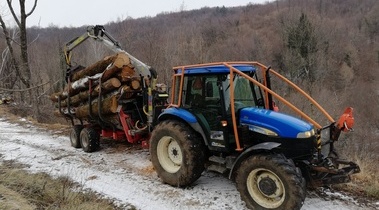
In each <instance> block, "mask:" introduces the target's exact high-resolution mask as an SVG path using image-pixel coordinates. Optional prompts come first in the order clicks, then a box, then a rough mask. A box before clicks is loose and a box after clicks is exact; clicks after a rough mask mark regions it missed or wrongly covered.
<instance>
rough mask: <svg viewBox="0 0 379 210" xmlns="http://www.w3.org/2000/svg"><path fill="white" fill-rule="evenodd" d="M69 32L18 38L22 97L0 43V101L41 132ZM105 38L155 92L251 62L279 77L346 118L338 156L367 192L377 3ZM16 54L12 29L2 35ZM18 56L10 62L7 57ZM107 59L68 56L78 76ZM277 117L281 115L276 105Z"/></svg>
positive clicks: (97, 51) (374, 135) (298, 4)
mask: <svg viewBox="0 0 379 210" xmlns="http://www.w3.org/2000/svg"><path fill="white" fill-rule="evenodd" d="M86 27H87V26H83V27H78V28H59V27H55V26H54V25H51V26H50V27H47V28H39V27H32V28H27V37H28V41H29V44H28V57H29V66H30V70H31V78H30V87H35V86H39V85H40V84H44V85H41V86H39V87H38V88H35V89H33V91H27V92H22V91H20V92H18V91H17V92H15V91H8V90H9V89H13V90H19V89H25V88H27V87H25V84H23V83H22V82H21V81H20V79H19V78H18V77H19V75H17V74H16V72H15V70H14V65H12V62H11V59H10V57H9V56H7V53H6V50H7V43H6V41H5V36H4V35H3V34H0V52H1V57H0V88H1V89H0V94H3V95H4V94H7V95H11V96H12V98H13V99H14V100H15V103H17V107H18V108H19V109H18V110H19V112H20V113H21V110H24V111H23V112H25V114H27V115H33V116H34V118H36V119H38V120H39V121H41V122H53V121H54V120H55V119H54V118H55V117H54V116H53V110H54V105H53V103H52V102H51V101H50V99H49V98H48V96H49V95H50V94H51V93H53V92H57V91H58V90H60V89H62V87H63V86H64V76H65V65H64V60H63V57H62V47H63V46H64V44H65V43H66V42H67V41H69V40H71V39H72V38H74V37H76V36H79V35H81V34H83V33H84V32H85V31H86ZM105 28H106V30H107V31H108V32H109V33H110V34H112V35H113V37H114V38H115V39H116V40H118V41H119V43H120V45H121V46H122V48H123V49H124V50H126V51H127V52H129V53H131V54H132V55H134V56H135V57H137V58H138V59H139V60H141V61H143V62H145V63H146V64H148V65H150V66H152V67H154V68H155V69H156V70H157V71H158V79H159V82H163V83H166V84H168V85H170V83H171V81H170V79H171V74H172V67H173V66H178V65H186V64H196V63H205V62H216V61H247V60H248V61H259V62H261V63H263V64H265V65H267V66H271V67H272V68H273V69H274V70H276V71H278V72H279V73H281V74H283V75H285V76H287V77H288V78H289V79H290V80H292V81H293V82H295V83H296V84H298V85H299V86H300V87H302V88H303V89H304V90H306V91H307V92H309V93H310V94H311V96H312V97H314V98H315V99H316V101H318V102H319V103H320V104H321V105H322V106H323V107H324V108H325V109H326V110H327V111H329V112H330V114H331V115H332V116H333V117H334V118H335V119H336V118H338V117H339V116H340V115H341V114H342V112H343V110H344V108H345V107H347V106H352V107H353V108H354V117H355V126H354V129H355V131H354V132H352V133H349V134H346V135H343V136H342V138H341V140H340V142H339V144H338V147H339V148H340V151H341V152H342V155H344V156H347V157H348V158H349V159H352V160H355V161H358V164H359V165H360V166H361V167H362V170H363V171H362V173H361V174H359V175H358V177H359V176H360V177H359V178H360V180H363V181H364V182H367V183H369V185H370V186H373V187H375V189H376V190H375V189H373V192H371V194H374V195H376V196H378V197H379V183H378V180H377V179H376V178H375V174H378V172H379V169H378V166H377V162H378V160H379V156H378V154H379V153H378V152H377V151H378V150H379V142H378V137H379V112H378V111H377V110H379V85H378V84H379V81H378V80H379V70H378V67H379V1H377V0H278V1H274V2H271V3H267V4H265V5H254V4H250V5H247V6H243V7H233V8H226V7H216V8H202V9H199V10H192V11H181V12H173V13H162V14H159V15H157V16H155V17H146V18H138V19H131V18H127V19H125V20H119V21H117V22H110V23H108V24H106V25H105ZM9 30H10V32H11V34H12V35H13V36H14V37H15V43H14V45H16V44H17V34H18V33H19V32H18V31H17V29H15V28H10V29H9ZM16 53H19V52H16ZM110 53H111V52H109V51H107V50H106V49H105V48H104V47H103V46H102V45H101V44H99V43H96V42H86V43H84V44H82V45H81V46H79V47H78V48H77V49H75V50H74V52H73V58H72V59H73V62H75V63H77V64H80V65H83V66H86V65H90V64H92V63H94V62H95V61H97V60H100V59H102V58H103V57H104V56H106V55H109V54H110ZM273 83H274V89H275V90H276V91H278V92H279V93H280V94H281V95H282V96H284V97H285V98H287V99H289V100H290V101H291V102H294V103H295V104H296V105H298V107H300V108H301V109H303V110H306V111H308V113H311V116H312V117H314V118H316V119H317V120H318V121H319V122H321V124H325V125H327V124H328V122H327V120H326V119H323V118H322V116H321V115H320V114H319V113H317V112H315V111H314V107H312V104H310V103H309V102H308V101H305V100H303V99H302V98H298V97H297V96H296V95H295V94H293V92H292V91H291V89H289V88H287V87H284V86H282V85H281V84H280V83H276V82H275V81H274V82H273ZM279 107H280V108H281V110H286V108H285V107H283V105H281V104H280V103H279Z"/></svg>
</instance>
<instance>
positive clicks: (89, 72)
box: [71, 55, 117, 82]
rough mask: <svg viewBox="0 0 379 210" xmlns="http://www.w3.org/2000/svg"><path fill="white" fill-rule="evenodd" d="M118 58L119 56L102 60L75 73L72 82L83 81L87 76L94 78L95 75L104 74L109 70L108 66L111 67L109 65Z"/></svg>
mask: <svg viewBox="0 0 379 210" xmlns="http://www.w3.org/2000/svg"><path fill="white" fill-rule="evenodd" d="M116 58H117V55H113V56H107V57H105V58H104V59H103V60H100V61H98V62H96V63H94V64H92V65H91V66H88V67H87V68H85V69H83V70H80V71H77V72H74V73H73V74H72V75H71V82H74V81H77V80H79V79H82V78H83V77H85V76H88V77H90V76H94V75H95V74H98V73H101V72H103V71H104V70H105V69H106V68H107V66H109V64H111V63H112V62H114V61H115V60H116Z"/></svg>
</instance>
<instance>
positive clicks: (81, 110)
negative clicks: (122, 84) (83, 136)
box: [75, 95, 118, 119]
mask: <svg viewBox="0 0 379 210" xmlns="http://www.w3.org/2000/svg"><path fill="white" fill-rule="evenodd" d="M117 99H118V96H117V95H111V96H108V97H106V98H104V99H103V100H102V101H101V103H100V110H101V114H102V115H108V114H111V113H116V112H117V107H118V102H117ZM98 111H99V103H98V101H95V102H92V114H93V115H95V116H98V115H99V112H98ZM75 116H76V117H78V118H80V119H87V118H89V116H90V110H89V105H88V104H87V105H84V106H80V107H78V108H77V109H76V110H75Z"/></svg>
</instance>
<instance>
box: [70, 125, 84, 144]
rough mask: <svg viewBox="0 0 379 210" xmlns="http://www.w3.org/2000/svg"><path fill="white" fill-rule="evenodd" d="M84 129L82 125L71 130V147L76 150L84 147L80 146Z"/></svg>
mask: <svg viewBox="0 0 379 210" xmlns="http://www.w3.org/2000/svg"><path fill="white" fill-rule="evenodd" d="M82 129H83V126H82V125H74V126H73V127H72V128H71V132H70V142H71V146H72V147H74V148H81V147H82V146H81V145H80V132H81V131H82Z"/></svg>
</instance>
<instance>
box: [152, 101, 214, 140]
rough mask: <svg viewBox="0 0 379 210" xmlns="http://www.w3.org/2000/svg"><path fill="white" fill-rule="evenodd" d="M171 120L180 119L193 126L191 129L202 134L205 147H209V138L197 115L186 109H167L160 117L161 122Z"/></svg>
mask: <svg viewBox="0 0 379 210" xmlns="http://www.w3.org/2000/svg"><path fill="white" fill-rule="evenodd" d="M169 118H176V119H178V118H179V119H181V120H183V121H184V122H186V123H188V125H189V126H191V128H193V129H194V130H195V131H197V132H198V133H200V134H201V136H202V137H203V140H204V143H205V145H206V146H208V141H207V138H206V136H205V133H204V130H203V128H202V127H201V125H200V124H199V122H198V121H197V119H196V117H195V115H193V114H192V113H191V112H189V111H187V110H185V109H181V108H176V107H171V108H167V109H165V110H164V111H163V112H162V113H161V114H160V115H159V116H158V120H159V121H163V120H166V119H169Z"/></svg>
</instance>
